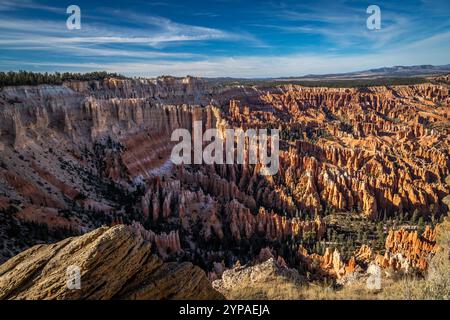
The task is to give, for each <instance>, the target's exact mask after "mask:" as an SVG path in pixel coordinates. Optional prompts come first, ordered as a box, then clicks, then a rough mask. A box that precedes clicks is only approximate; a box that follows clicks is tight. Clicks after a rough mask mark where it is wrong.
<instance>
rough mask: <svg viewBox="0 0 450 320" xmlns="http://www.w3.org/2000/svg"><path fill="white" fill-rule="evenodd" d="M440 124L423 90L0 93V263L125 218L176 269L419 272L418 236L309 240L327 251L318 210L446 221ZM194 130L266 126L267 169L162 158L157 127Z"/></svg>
mask: <svg viewBox="0 0 450 320" xmlns="http://www.w3.org/2000/svg"><path fill="white" fill-rule="evenodd" d="M449 117H450V98H449V89H448V87H446V86H443V85H433V84H422V85H411V86H394V87H372V88H364V89H355V88H352V89H350V88H348V89H346V88H342V89H336V88H306V87H301V86H277V87H271V88H264V89H263V88H258V87H257V86H255V87H250V86H243V85H239V86H238V85H228V86H225V85H220V84H217V83H214V82H211V81H204V80H201V79H197V78H192V77H188V78H181V79H180V78H172V77H163V78H158V79H106V80H103V81H90V82H79V81H77V82H75V81H73V82H67V83H65V84H64V85H62V86H47V85H43V86H37V87H26V86H22V87H7V88H4V89H2V91H1V92H0V150H1V154H0V161H1V162H0V209H1V211H0V217H1V218H2V222H3V221H4V222H5V223H4V224H3V225H5V226H8V227H5V228H3V229H0V231H1V232H0V235H1V237H2V240H3V239H4V240H5V242H4V243H5V245H4V247H3V249H0V250H2V251H1V254H2V255H1V256H0V258H1V260H2V261H5V260H7V259H8V258H10V257H11V256H13V255H15V254H17V253H19V252H20V251H22V250H24V249H26V248H28V247H30V246H31V245H33V244H36V243H42V242H53V241H56V240H60V239H63V238H66V237H67V236H69V235H79V234H83V233H86V232H88V231H90V230H93V229H95V228H98V227H100V226H102V225H109V226H111V225H115V226H116V225H124V224H125V225H131V224H132V223H133V222H134V223H136V222H139V223H140V224H142V225H143V226H144V228H146V229H147V230H151V231H149V234H150V236H149V239H148V241H149V242H150V243H152V245H151V249H150V250H151V251H152V252H153V253H154V254H156V255H158V256H160V257H161V258H162V259H163V260H166V261H169V260H170V261H175V260H176V261H191V262H193V263H195V264H196V265H198V266H200V267H201V268H203V269H204V270H205V271H207V272H209V273H210V275H211V276H210V278H218V277H220V275H221V274H222V273H223V271H224V270H226V269H228V268H232V267H233V266H235V264H236V263H238V262H239V263H242V264H244V263H247V262H252V261H254V260H255V259H256V260H257V259H259V258H258V257H259V256H260V253H261V250H262V249H264V248H268V250H273V253H274V255H273V256H274V257H275V259H279V261H280V263H281V262H282V263H281V264H282V265H284V264H286V265H287V266H288V267H290V268H299V270H303V271H308V272H311V271H312V270H318V269H317V268H316V267H317V266H319V267H320V268H319V269H320V270H321V271H320V273H321V275H323V276H331V277H336V278H340V277H342V276H344V275H345V274H348V273H349V272H353V270H355V269H356V268H357V265H360V266H364V265H367V264H368V263H370V262H373V261H376V262H377V263H378V264H379V265H381V266H383V267H395V268H399V269H402V268H403V267H402V265H399V264H398V261H397V262H396V261H395V258H393V257H398V256H399V254H400V253H401V254H402V256H403V257H406V259H409V260H410V264H409V265H410V266H411V268H412V269H419V270H423V269H426V267H427V265H426V261H425V259H426V258H425V256H426V255H427V254H425V253H433V250H434V249H433V248H432V247H431V244H430V246H428V243H432V239H431V238H432V237H431V236H430V237H431V238H430V237H428V236H429V234H431V233H432V232H434V231H430V230H434V229H429V230H428V229H427V230H428V231H427V232H428V233H427V236H425V235H424V236H423V237H425V238H427V239H428V238H430V239H431V240H430V241H429V242H423V241H422V240H420V239H421V236H417V234H416V235H410V233H408V232H410V231H404V232H407V233H408V235H405V233H401V231H399V230H392V231H391V233H389V231H388V230H386V234H388V240H386V241H387V242H386V246H385V248H384V249H383V250H382V251H381V252H378V251H377V250H372V248H371V243H370V242H369V241H367V243H364V244H363V245H361V244H359V246H358V248H356V251H355V253H354V254H353V255H352V256H351V257H350V258H348V257H347V258H344V257H343V256H344V255H343V253H342V251H341V250H339V248H336V249H332V248H331V247H330V248H328V249H326V250H325V251H324V252H321V253H320V254H319V253H317V252H314V247H313V246H314V245H315V244H316V243H318V242H326V243H330V242H331V239H329V237H330V236H329V234H328V233H327V231H328V230H330V229H332V228H337V227H336V226H335V225H333V224H331V225H330V224H328V223H327V222H326V221H325V218H326V217H327V216H328V215H330V214H331V213H334V212H339V213H345V214H348V215H358V216H362V217H363V219H365V221H368V223H369V222H370V221H371V223H372V222H376V221H379V220H381V219H384V218H385V217H387V218H394V217H397V216H400V215H402V216H409V217H411V216H412V215H413V213H415V214H416V216H418V217H421V218H422V219H424V220H425V221H426V222H427V223H429V222H431V221H432V218H433V219H439V217H440V216H442V215H443V214H444V213H446V212H447V210H448V207H447V205H446V204H445V203H444V202H443V199H444V198H445V196H446V195H447V194H448V191H449V186H448V185H447V184H446V183H445V178H446V177H447V176H448V175H449V174H450V172H449V167H450V160H449V147H450V141H449V138H448V137H449V128H450V126H449ZM195 121H202V123H203V129H204V130H206V129H208V128H217V129H218V130H219V131H221V132H223V131H224V130H225V129H233V128H242V129H244V130H245V129H249V128H268V129H279V130H280V139H281V141H280V153H279V161H280V167H279V170H278V173H277V174H276V175H273V176H261V175H260V174H259V169H260V167H259V166H258V165H253V164H249V162H248V161H247V162H245V163H244V164H237V163H234V164H226V165H220V164H216V165H174V164H173V163H172V162H171V161H170V154H171V151H172V148H173V146H174V145H175V143H176V142H174V141H171V134H172V132H173V131H174V130H175V129H180V128H183V129H187V130H188V131H189V132H192V130H193V124H194V122H195ZM249 148H250V146H249V144H245V145H244V148H243V149H244V150H243V152H244V154H245V155H246V157H248V154H249V151H250V150H249ZM10 226H14V227H10ZM42 228H44V229H42ZM30 230H32V232H31V234H32V236H31V237H30V236H29V234H30ZM399 232H400V233H401V234H400V235H399ZM402 232H403V231H402ZM46 233H47V234H48V235H47V237H45V236H44V234H46ZM26 235H27V236H28V239H30V240H24V239H25V238H26ZM403 238H405V239H403ZM413 238H414V239H413ZM416 238H417V239H419V240H420V241H422V242H423V243H422V242H421V244H417V243H418V242H417V241H419V240H417V239H416ZM11 239H12V240H11ZM17 239H21V240H20V241H16V240H17ZM399 239H400V240H399ZM408 239H409V240H408ZM415 239H416V240H415ZM399 241H400V242H399ZM335 242H336V241H335ZM398 243H404V244H398ZM338 244H339V245H340V243H338ZM402 250H403V251H402ZM405 250H406V251H405ZM417 250H419V251H420V252H423V253H424V256H423V257H422V256H420V254H421V253H420V254H419V251H417ZM266 253H267V252H266ZM413 254H416V255H417V254H419V256H420V257H422V258H420V257H419V258H417V259H416V258H413V256H412V255H413ZM397 260H398V259H397ZM314 261H315V262H314ZM405 265H406V264H405ZM219 266H220V267H219ZM403 269H404V268H403Z"/></svg>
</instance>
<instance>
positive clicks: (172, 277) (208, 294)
mask: <svg viewBox="0 0 450 320" xmlns="http://www.w3.org/2000/svg"><path fill="white" fill-rule="evenodd" d="M150 238H151V235H150V233H149V232H148V231H146V230H144V229H143V228H139V227H138V226H133V227H130V226H123V225H122V226H116V227H113V228H106V227H104V228H100V229H97V230H94V231H92V232H90V233H87V234H85V235H83V236H81V237H77V238H68V239H66V240H63V241H61V242H58V243H56V244H50V245H39V246H35V247H32V248H30V249H29V250H26V251H24V252H22V253H21V254H19V255H18V256H16V257H14V258H12V259H10V260H9V261H8V262H6V263H4V264H3V265H1V266H0V299H31V300H35V299H36V300H41V299H67V300H68V299H220V298H222V296H221V295H220V294H219V293H218V292H216V291H215V290H214V289H212V287H211V285H210V283H209V281H208V279H207V278H206V275H205V273H204V271H202V270H201V269H199V268H198V267H195V266H193V265H192V264H191V263H179V264H178V263H163V262H162V261H161V259H159V258H158V257H157V256H155V255H153V254H152V253H151V240H150ZM70 266H76V267H78V268H79V270H80V275H81V288H80V289H69V288H68V287H67V281H68V275H67V270H68V268H69V267H70Z"/></svg>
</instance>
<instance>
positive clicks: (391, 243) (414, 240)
mask: <svg viewBox="0 0 450 320" xmlns="http://www.w3.org/2000/svg"><path fill="white" fill-rule="evenodd" d="M436 232H437V230H436V229H431V228H430V227H429V226H427V227H426V229H425V231H424V232H423V234H422V235H419V234H418V233H417V231H407V230H404V229H400V230H390V231H389V235H388V236H387V238H386V251H385V254H384V255H380V254H378V255H377V256H376V257H375V261H376V263H377V264H378V265H379V266H381V267H383V268H392V269H394V270H403V271H405V272H410V271H413V270H417V271H421V272H423V271H425V270H426V269H427V267H428V262H429V260H430V258H431V257H432V256H433V254H434V253H435V252H436V249H437V248H436Z"/></svg>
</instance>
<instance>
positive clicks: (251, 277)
mask: <svg viewBox="0 0 450 320" xmlns="http://www.w3.org/2000/svg"><path fill="white" fill-rule="evenodd" d="M280 279H282V280H283V281H286V282H292V283H295V284H296V285H300V284H301V283H302V282H304V278H303V277H301V276H300V275H299V273H298V272H297V270H295V269H289V268H287V267H285V266H282V265H280V263H279V262H277V261H276V260H274V259H273V258H269V259H268V260H266V261H265V262H262V263H259V264H256V265H245V266H236V267H234V268H232V269H228V270H225V271H224V272H223V274H222V278H221V279H219V280H216V281H213V287H214V288H215V289H216V290H218V291H219V292H221V293H223V294H224V295H225V296H227V293H228V292H229V291H232V290H239V289H245V288H251V287H253V286H258V285H263V284H267V283H270V282H271V281H274V280H280Z"/></svg>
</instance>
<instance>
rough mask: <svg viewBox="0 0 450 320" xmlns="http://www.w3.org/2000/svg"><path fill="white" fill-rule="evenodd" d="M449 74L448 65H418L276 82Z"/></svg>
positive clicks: (306, 76)
mask: <svg viewBox="0 0 450 320" xmlns="http://www.w3.org/2000/svg"><path fill="white" fill-rule="evenodd" d="M446 73H450V64H446V65H441V66H433V65H418V66H393V67H381V68H376V69H369V70H363V71H355V72H345V73H330V74H323V75H316V74H309V75H305V76H301V77H282V78H277V80H284V79H289V80H292V79H299V80H339V79H341V80H352V79H371V78H381V77H384V78H386V77H388V78H389V77H417V76H434V75H441V74H446Z"/></svg>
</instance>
